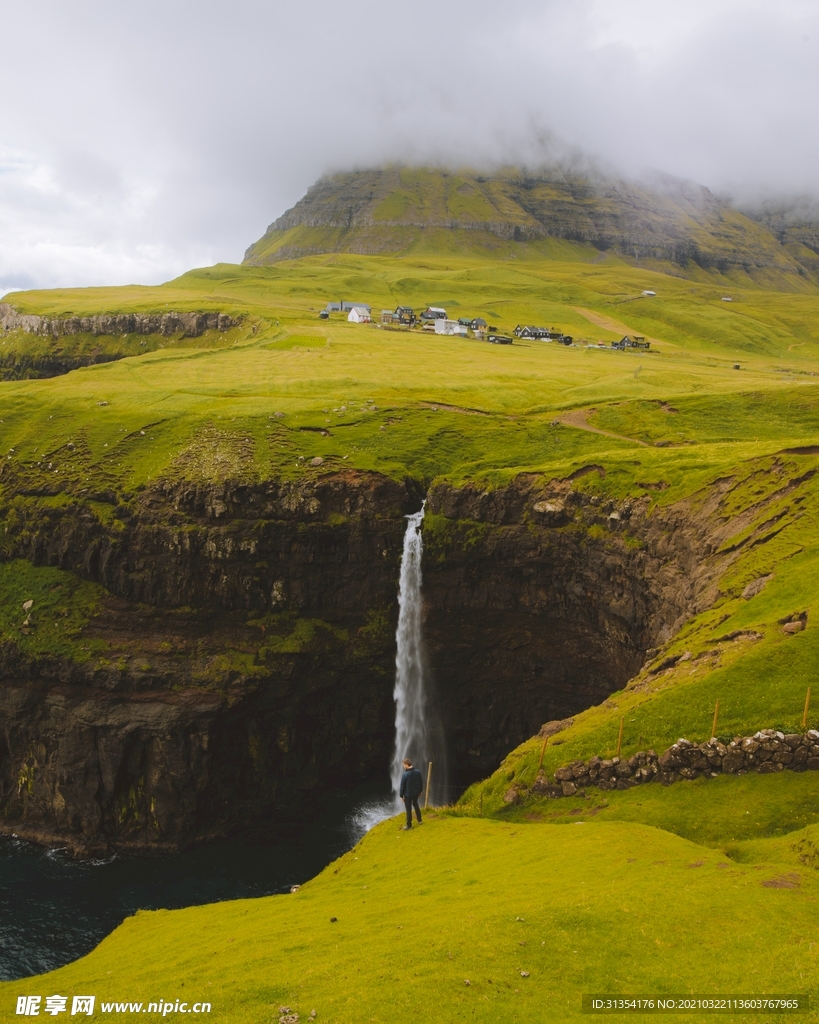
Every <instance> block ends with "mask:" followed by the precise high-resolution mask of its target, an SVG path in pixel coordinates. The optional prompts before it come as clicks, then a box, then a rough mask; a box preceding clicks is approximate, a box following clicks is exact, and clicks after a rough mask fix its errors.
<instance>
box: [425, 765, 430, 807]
mask: <svg viewBox="0 0 819 1024" xmlns="http://www.w3.org/2000/svg"><path fill="white" fill-rule="evenodd" d="M431 785H432V761H430V762H429V764H428V765H427V792H426V796H425V797H424V810H426V809H427V806H428V804H429V787H430V786H431Z"/></svg>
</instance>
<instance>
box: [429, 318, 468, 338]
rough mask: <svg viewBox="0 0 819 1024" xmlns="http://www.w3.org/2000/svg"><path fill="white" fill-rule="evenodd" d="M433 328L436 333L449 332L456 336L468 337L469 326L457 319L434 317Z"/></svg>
mask: <svg viewBox="0 0 819 1024" xmlns="http://www.w3.org/2000/svg"><path fill="white" fill-rule="evenodd" d="M425 326H429V325H425ZM434 330H435V333H436V334H451V335H455V336H456V337H458V338H467V337H469V328H467V327H466V326H465V325H464V324H462V323H459V322H458V321H457V320H442V319H440V318H439V319H436V321H435V326H434Z"/></svg>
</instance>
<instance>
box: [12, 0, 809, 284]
mask: <svg viewBox="0 0 819 1024" xmlns="http://www.w3.org/2000/svg"><path fill="white" fill-rule="evenodd" d="M4 37H5V39H6V47H5V52H4V61H3V63H2V65H0V83H2V87H3V88H2V95H3V96H4V97H5V102H4V107H3V117H2V120H0V287H5V288H11V287H29V286H32V285H38V286H49V285H72V284H92V283H128V282H130V281H139V282H145V283H150V282H156V281H160V280H163V279H167V278H169V277H171V276H174V275H175V274H177V273H180V272H181V271H183V270H184V269H186V268H188V267H190V266H194V265H202V264H206V263H211V262H214V261H216V260H220V259H222V260H229V261H238V260H240V259H241V257H242V253H243V251H244V249H245V247H246V246H247V245H248V244H249V243H250V242H252V241H253V240H254V239H256V238H257V237H258V236H259V235H260V234H261V233H262V232H263V231H264V228H265V227H266V225H267V224H268V223H269V222H270V221H272V220H273V219H275V217H276V216H278V215H279V214H280V213H282V212H283V210H284V209H285V208H286V207H287V206H290V205H292V204H293V203H294V202H295V201H296V200H297V199H298V198H299V196H300V195H301V194H302V193H303V192H304V190H305V189H306V187H307V186H308V185H309V184H310V183H311V182H312V181H313V180H314V179H315V178H316V177H318V176H319V175H321V174H322V173H325V172H327V171H331V170H339V169H346V168H349V167H355V166H373V165H377V164H381V163H384V162H387V161H404V162H409V163H424V162H434V163H439V164H448V165H455V166H459V165H460V166H468V165H472V166H485V167H491V166H498V165H502V164H509V163H519V162H523V163H526V164H529V165H536V164H538V163H545V162H548V161H550V160H552V159H554V158H555V157H564V158H565V157H567V156H569V157H572V156H574V157H576V156H577V154H588V155H589V156H590V157H591V158H592V159H594V160H596V161H599V162H600V163H601V164H603V165H605V166H608V167H612V168H616V169H617V171H619V172H620V173H624V174H628V175H642V174H645V173H647V172H649V171H651V170H660V171H663V172H667V173H671V174H675V175H679V176H682V177H689V178H692V179H694V180H697V181H700V182H702V183H704V184H707V185H709V186H710V187H711V188H713V189H715V190H717V191H721V192H730V193H732V194H734V195H736V196H738V197H740V198H741V199H743V200H745V201H748V200H750V199H752V198H754V197H760V196H768V197H770V196H776V195H782V194H805V195H814V194H815V192H816V186H815V167H816V166H817V163H818V162H819V137H818V136H817V135H816V133H815V131H813V130H812V125H813V121H814V119H815V113H814V110H813V106H814V100H815V96H816V95H817V86H819V10H817V8H816V5H815V4H814V3H806V2H802V0H778V2H776V3H774V2H772V0H757V2H753V0H709V2H705V0H686V2H682V0H664V2H663V3H661V4H658V3H656V0H651V2H649V0H551V2H549V0H546V2H543V0H516V2H515V3H512V4H506V5H499V4H497V3H496V2H491V3H490V2H488V0H469V2H467V0H450V2H448V3H443V4H442V3H440V0H439V2H437V3H431V2H429V0H419V2H418V3H416V4H414V5H413V6H412V7H411V8H410V9H408V8H407V7H406V5H405V4H401V5H399V4H397V3H394V2H389V0H387V2H384V0H379V2H375V0H348V2H346V3H342V4H338V3H334V4H331V3H329V2H327V0H312V2H310V0H307V2H303V3H301V4H298V5H294V4H293V5H285V4H282V3H272V2H270V0H236V2H235V3H233V4H230V5H225V4H216V3H215V2H213V0H200V2H198V3H196V4H194V3H193V2H187V0H185V2H182V0H165V2H163V3H159V2H157V0H142V2H140V3H139V4H136V3H130V4H128V3H122V4H110V3H105V2H103V0H83V2H80V0H30V2H29V3H27V4H25V5H23V4H20V5H17V7H16V9H15V10H13V11H9V12H6V14H5V16H4Z"/></svg>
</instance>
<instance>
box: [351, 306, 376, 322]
mask: <svg viewBox="0 0 819 1024" xmlns="http://www.w3.org/2000/svg"><path fill="white" fill-rule="evenodd" d="M347 319H348V320H349V321H350V323H351V324H368V323H370V322H371V320H372V317H371V316H370V307H369V306H353V307H352V309H351V310H350V312H349V313H348V314H347Z"/></svg>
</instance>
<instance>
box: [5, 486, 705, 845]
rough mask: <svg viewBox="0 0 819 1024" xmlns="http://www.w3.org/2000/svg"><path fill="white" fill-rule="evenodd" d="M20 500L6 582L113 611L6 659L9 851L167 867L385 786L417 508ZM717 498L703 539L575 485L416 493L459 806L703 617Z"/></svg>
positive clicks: (359, 502)
mask: <svg viewBox="0 0 819 1024" xmlns="http://www.w3.org/2000/svg"><path fill="white" fill-rule="evenodd" d="M9 472H11V471H9ZM590 472H592V473H593V472H594V469H593V468H592V469H591V470H590ZM9 482H10V480H9V479H7V480H6V483H7V484H8V483H9ZM16 492H17V493H16V496H15V497H14V498H13V499H12V500H11V501H7V502H6V504H5V505H4V507H3V508H2V509H0V515H2V519H3V522H4V531H5V532H4V534H3V548H4V557H6V558H24V559H26V560H27V561H28V562H30V563H33V564H35V565H43V566H45V565H48V566H56V567H59V569H60V570H62V571H64V572H65V573H68V574H72V575H80V576H83V577H85V578H88V579H92V580H94V581H96V582H97V583H98V584H100V585H101V586H102V587H104V588H105V589H104V591H101V592H100V594H101V596H100V598H99V602H98V606H97V607H96V609H95V611H94V613H93V615H90V616H89V620H88V623H87V625H86V626H85V628H84V631H83V633H82V636H81V637H80V638H79V639H78V640H77V642H76V650H77V653H76V654H75V656H72V657H53V656H48V655H44V654H41V655H39V656H36V657H35V656H32V655H30V654H26V645H25V640H26V637H25V636H24V635H22V634H24V633H25V632H26V630H31V629H35V630H36V629H37V628H38V625H37V607H36V606H35V607H34V608H33V609H32V610H31V613H30V615H31V621H30V623H28V624H27V625H26V626H25V629H23V628H22V627H21V629H20V631H19V634H20V635H17V636H16V637H15V636H11V637H9V638H8V639H7V640H6V642H5V643H4V644H3V647H2V650H0V720H1V721H2V729H0V737H2V738H0V814H2V829H3V830H4V831H7V832H15V833H17V834H19V835H23V836H28V837H30V838H33V839H35V840H38V841H43V842H55V843H60V844H66V845H69V846H72V847H73V848H74V849H76V850H78V851H81V852H90V851H94V850H101V849H110V848H114V849H128V848H130V849H174V848H177V847H179V846H180V845H183V844H186V843H189V842H192V841H195V840H199V839H202V838H205V837H207V836H213V835H220V834H224V833H226V832H228V831H230V830H233V829H235V828H237V827H245V828H246V827H248V826H256V827H261V826H262V825H263V824H264V823H265V822H267V821H268V820H269V817H270V815H271V813H273V812H275V811H278V810H282V809H286V808H292V807H293V806H294V805H297V804H299V803H300V802H302V801H304V799H306V798H307V797H309V795H310V794H311V793H314V792H316V791H317V790H319V789H325V788H328V787H343V786H345V785H349V784H351V783H353V782H355V781H356V780H358V779H363V778H367V777H369V778H372V777H373V775H374V774H376V773H380V772H384V771H385V767H386V765H387V763H388V760H389V756H390V751H391V743H392V716H393V706H392V686H393V671H394V667H393V666H394V656H395V652H394V639H393V638H394V630H395V620H396V608H395V596H396V590H397V581H398V569H399V562H400V552H401V547H402V540H403V533H404V527H405V523H404V519H403V516H404V515H405V514H406V513H407V512H409V511H412V510H415V509H417V508H418V507H419V506H420V502H421V499H422V497H423V489H422V488H421V486H420V485H419V484H417V483H414V482H413V481H406V482H404V483H397V482H395V481H391V480H389V479H386V478H384V477H380V476H378V475H375V474H368V473H358V472H349V473H346V474H328V475H326V476H323V477H321V476H318V477H314V478H311V479H310V480H305V481H302V482H298V483H296V482H293V483H283V482H269V483H266V484H253V485H250V484H238V483H224V484H222V485H219V486H215V485H214V486H207V487H204V486H194V485H192V484H186V483H184V482H175V483H171V482H165V483H161V484H157V485H156V486H155V487H152V488H148V489H146V490H144V491H142V492H141V493H139V494H138V495H137V496H135V497H134V498H133V499H131V500H130V501H125V500H124V499H116V498H114V497H113V496H111V497H110V498H109V499H108V505H107V507H106V506H105V503H104V502H103V503H101V502H100V501H99V498H100V496H99V495H97V496H96V497H95V500H94V501H87V500H86V499H85V498H82V499H80V498H68V497H67V498H66V500H62V501H54V500H52V498H51V497H50V496H49V495H38V494H37V493H32V492H31V490H29V492H28V493H26V494H22V493H20V490H19V489H16ZM7 493H9V492H8V491H7ZM718 497H719V495H718V493H716V492H715V497H714V500H713V503H712V504H711V505H707V506H706V507H705V509H704V510H703V509H701V510H700V511H699V513H698V514H697V515H696V516H694V515H692V514H691V512H690V510H689V509H688V508H687V507H683V506H678V507H672V508H671V509H666V510H665V511H659V510H656V509H655V510H653V511H652V510H651V509H650V507H649V503H648V501H647V499H639V500H630V501H624V502H619V503H614V502H608V503H606V502H603V501H602V500H601V499H600V498H598V497H596V496H595V495H594V493H593V491H592V492H590V491H589V490H588V489H584V490H581V489H579V488H577V487H576V486H575V484H574V482H573V481H571V480H564V481H551V482H550V481H546V480H543V479H541V478H538V477H521V478H519V479H518V480H517V481H515V482H514V483H513V484H512V485H510V486H508V487H506V488H503V489H500V490H496V491H492V492H486V491H480V490H476V489H473V488H469V487H464V488H453V487H450V486H448V485H445V484H441V485H439V486H436V487H435V488H433V490H432V491H431V492H430V493H429V494H428V506H427V507H428V517H427V520H426V522H425V538H426V554H425V563H424V571H425V590H424V594H425V631H426V637H427V641H428V644H429V650H430V659H431V663H432V668H433V674H434V684H435V686H436V687H437V693H438V700H439V701H440V706H441V708H442V715H443V719H444V725H445V728H446V731H447V736H448V740H449V743H450V747H451V758H450V759H451V762H452V765H453V776H454V777H453V780H452V782H453V783H454V784H456V785H457V784H464V783H466V782H469V781H472V780H473V779H475V778H477V777H479V776H480V775H482V774H485V773H486V772H487V771H490V770H492V769H493V768H494V767H495V766H496V765H497V763H498V762H499V760H500V759H501V758H502V757H503V756H504V754H505V753H506V752H507V751H508V750H509V749H510V748H511V747H512V746H514V745H515V744H516V743H518V742H520V741H521V740H523V739H525V738H526V737H528V736H530V735H531V734H532V733H533V732H535V731H536V730H537V728H538V727H539V725H540V723H541V722H543V721H544V720H546V719H549V718H557V717H563V716H565V715H570V714H572V713H574V712H576V711H578V710H580V709H582V708H584V707H587V706H589V705H590V704H592V703H595V702H597V701H599V700H601V699H603V698H604V697H605V696H606V695H607V694H608V693H610V692H612V691H613V690H615V689H618V688H619V687H621V686H622V685H623V683H624V682H625V681H626V680H627V679H628V678H629V677H630V676H631V675H633V674H634V672H635V671H636V670H637V669H638V668H639V667H640V665H641V664H642V662H643V660H644V656H645V652H646V651H647V649H649V648H652V647H654V646H656V645H657V644H658V643H661V642H662V641H663V640H665V639H666V638H667V637H668V636H670V635H671V633H672V632H673V630H674V629H675V628H677V626H678V625H679V623H680V622H682V621H684V620H685V618H686V617H687V616H688V615H690V614H691V613H692V612H694V611H696V610H698V609H700V608H702V607H705V606H707V605H708V603H709V602H710V601H711V600H713V597H714V594H715V589H714V578H715V574H716V572H717V571H718V568H719V565H720V564H721V558H722V556H718V555H716V554H715V552H716V551H717V545H718V544H719V540H720V537H721V525H720V524H721V520H720V518H719V515H718V514H717V509H718Z"/></svg>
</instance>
